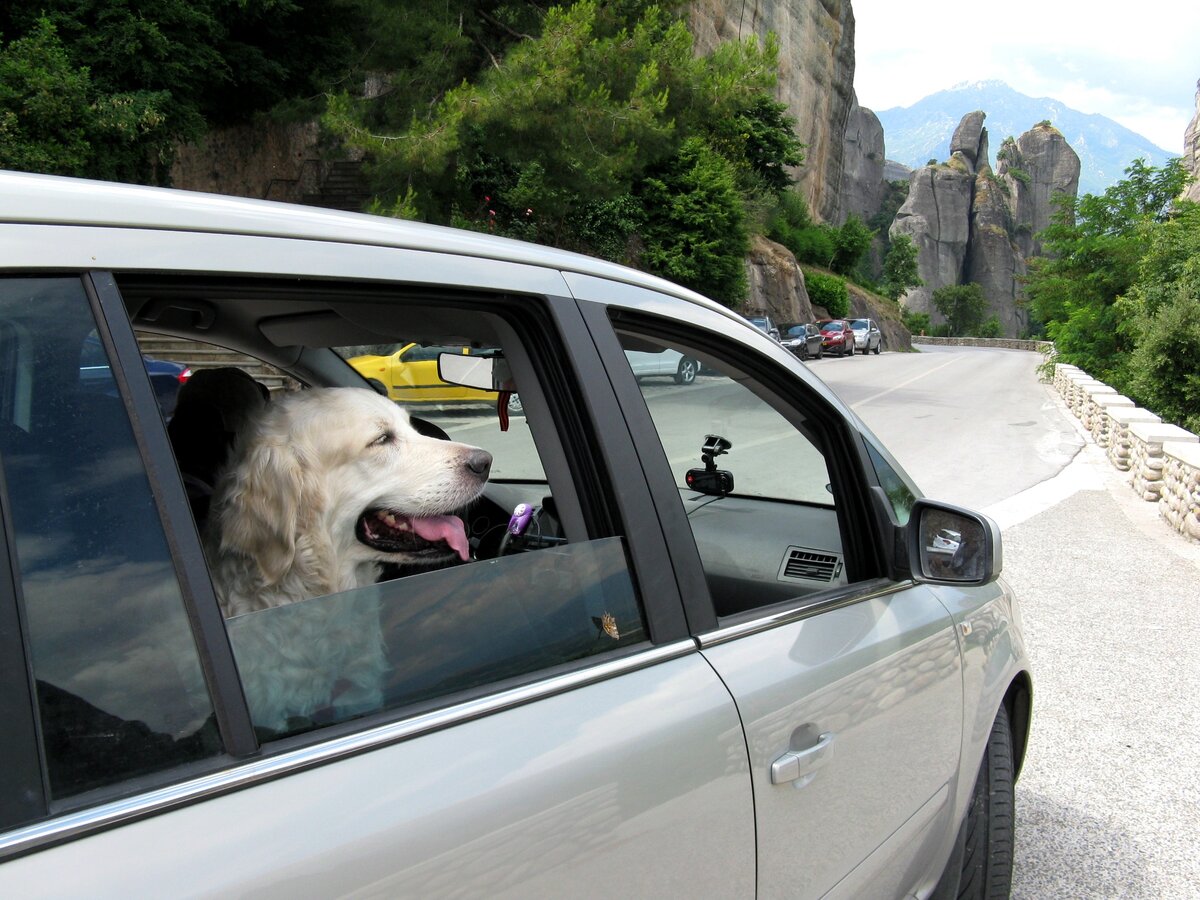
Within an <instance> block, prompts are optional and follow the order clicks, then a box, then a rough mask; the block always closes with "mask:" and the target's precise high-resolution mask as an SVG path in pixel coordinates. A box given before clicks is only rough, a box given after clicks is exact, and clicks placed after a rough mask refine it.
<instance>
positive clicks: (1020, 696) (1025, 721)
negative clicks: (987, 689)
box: [1004, 672, 1033, 779]
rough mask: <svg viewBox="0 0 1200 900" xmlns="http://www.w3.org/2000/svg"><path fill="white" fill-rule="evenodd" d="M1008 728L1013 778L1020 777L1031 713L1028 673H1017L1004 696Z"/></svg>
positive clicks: (1031, 700)
mask: <svg viewBox="0 0 1200 900" xmlns="http://www.w3.org/2000/svg"><path fill="white" fill-rule="evenodd" d="M1004 706H1005V708H1006V709H1007V710H1008V723H1009V728H1010V729H1011V730H1012V738H1013V778H1014V779H1016V778H1018V777H1020V774H1021V767H1022V766H1023V765H1024V763H1025V751H1026V748H1027V747H1028V745H1029V727H1030V722H1031V718H1032V713H1033V682H1032V680H1031V679H1030V677H1029V673H1028V672H1018V673H1017V675H1016V677H1015V678H1013V680H1012V682H1011V683H1010V684H1009V686H1008V690H1007V691H1006V692H1005V694H1004Z"/></svg>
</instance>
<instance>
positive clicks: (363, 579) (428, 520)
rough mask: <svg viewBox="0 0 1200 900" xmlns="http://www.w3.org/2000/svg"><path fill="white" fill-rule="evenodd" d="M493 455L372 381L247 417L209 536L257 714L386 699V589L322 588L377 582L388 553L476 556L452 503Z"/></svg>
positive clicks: (478, 482)
mask: <svg viewBox="0 0 1200 900" xmlns="http://www.w3.org/2000/svg"><path fill="white" fill-rule="evenodd" d="M490 465H491V456H490V455H489V454H488V453H486V452H485V451H483V450H480V449H478V448H476V447H471V446H468V445H466V444H459V443H454V442H450V441H442V440H438V439H436V438H431V437H425V436H424V435H421V434H419V433H418V432H417V431H416V430H415V429H414V428H413V427H412V425H411V424H410V422H409V419H408V416H407V414H406V413H405V412H404V411H403V410H401V409H400V407H398V406H397V405H396V404H395V403H393V402H392V401H391V400H388V399H387V398H386V397H383V396H380V395H379V394H376V393H375V392H374V391H371V390H368V389H365V388H364V389H359V388H324V389H316V390H308V391H301V392H297V393H294V394H286V395H283V396H281V397H277V398H275V399H273V400H272V401H271V402H270V403H269V404H267V405H266V407H265V408H264V409H263V410H262V411H261V412H260V413H259V414H258V415H257V416H256V417H255V418H254V419H253V420H252V421H251V422H249V423H248V425H247V427H246V428H245V430H243V431H242V432H241V433H240V434H239V435H238V438H237V440H236V442H235V445H234V449H233V453H232V455H231V458H230V462H229V464H228V466H227V467H226V469H225V471H224V472H223V474H222V475H221V477H220V478H219V479H218V482H217V485H216V488H215V491H214V493H213V498H212V504H211V507H210V510H209V518H208V525H207V527H206V533H205V550H206V552H207V554H208V556H209V563H210V568H211V570H212V573H213V578H214V581H215V585H216V589H217V595H218V599H219V600H220V603H221V608H222V611H223V612H224V614H225V616H226V617H227V618H232V617H238V618H233V619H232V621H231V622H230V623H229V626H230V637H231V641H232V643H233V645H234V650H235V655H236V658H237V663H238V669H239V671H240V673H241V675H242V682H243V686H244V688H245V691H246V696H247V701H248V702H249V704H250V708H251V713H252V715H253V718H254V721H255V724H256V725H262V726H266V727H269V728H273V729H276V730H280V729H283V728H286V727H287V726H288V719H290V718H292V717H304V718H307V717H310V716H312V715H313V713H315V712H317V711H319V710H322V709H324V708H326V707H329V706H332V707H333V710H334V713H335V714H336V717H337V718H345V717H347V716H349V715H353V714H357V713H362V712H369V711H372V710H374V709H378V708H379V704H380V701H381V696H382V695H381V684H382V678H383V675H384V673H385V671H386V660H385V656H384V646H383V639H382V635H381V633H380V627H379V605H378V597H377V595H375V594H373V593H372V592H358V593H357V594H352V595H349V596H325V595H338V594H340V592H343V591H348V590H350V589H352V588H358V587H364V586H366V585H370V584H374V583H375V582H376V581H377V580H378V579H379V576H380V574H381V571H382V564H383V563H385V562H396V563H406V562H423V563H436V562H440V561H444V560H448V559H451V558H453V557H455V556H458V557H460V558H462V559H466V558H467V542H466V540H467V539H466V535H465V532H464V530H463V526H462V522H461V520H459V519H457V518H454V517H453V516H452V514H453V513H454V512H455V511H456V510H460V509H462V508H463V507H464V506H466V505H467V504H469V503H470V502H471V501H473V500H474V499H475V498H476V497H478V496H479V494H480V493H481V492H482V490H483V486H484V484H485V483H486V481H487V474H488V470H489V468H490ZM310 598H320V599H317V600H312V599H310ZM299 601H308V602H304V603H299ZM289 604H299V605H298V606H296V607H295V608H292V609H287V610H278V611H277V612H274V613H270V614H267V615H261V614H260V615H252V616H244V615H242V614H244V613H253V612H256V611H261V610H265V609H268V608H271V607H282V606H287V605H289Z"/></svg>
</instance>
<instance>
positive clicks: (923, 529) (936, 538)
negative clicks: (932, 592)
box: [907, 499, 1003, 585]
mask: <svg viewBox="0 0 1200 900" xmlns="http://www.w3.org/2000/svg"><path fill="white" fill-rule="evenodd" d="M907 544H908V561H909V568H910V571H911V572H912V577H913V578H914V579H915V580H916V581H920V582H928V583H930V584H957V585H980V584H987V583H989V582H991V581H994V580H995V579H996V578H997V577H998V576H999V575H1000V569H1001V566H1002V564H1003V559H1002V556H1003V554H1002V550H1001V543H1000V529H999V527H998V526H997V525H996V523H995V522H993V521H992V520H991V519H989V518H988V517H987V516H985V515H982V514H981V513H977V512H972V511H971V510H968V509H962V508H961V507H957V506H951V505H950V504H948V503H937V502H934V501H932V500H925V499H920V500H917V501H915V502H914V504H913V508H912V513H911V515H910V517H909V520H908V540H907Z"/></svg>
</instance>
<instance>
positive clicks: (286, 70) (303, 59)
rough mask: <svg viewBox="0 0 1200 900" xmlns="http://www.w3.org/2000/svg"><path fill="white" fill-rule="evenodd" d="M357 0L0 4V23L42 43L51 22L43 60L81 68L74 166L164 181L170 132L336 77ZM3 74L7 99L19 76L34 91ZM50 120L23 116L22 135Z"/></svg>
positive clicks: (39, 103) (355, 30)
mask: <svg viewBox="0 0 1200 900" xmlns="http://www.w3.org/2000/svg"><path fill="white" fill-rule="evenodd" d="M359 2H360V0H305V2H300V0H238V2H228V0H137V2H112V0H44V2H38V3H33V4H25V3H8V4H2V5H0V34H3V35H4V37H5V38H7V39H8V40H10V41H12V42H14V43H16V42H18V41H20V40H21V39H23V38H29V39H31V40H34V41H38V42H43V43H44V42H45V41H46V37H45V35H46V33H47V32H46V31H45V23H48V24H49V25H50V26H51V31H52V33H53V34H54V35H55V36H56V43H55V45H54V47H53V48H52V55H51V56H47V57H45V58H44V59H45V62H46V64H47V65H52V66H54V67H56V68H57V70H58V71H59V72H64V71H72V72H74V73H76V74H77V75H79V74H81V73H82V74H83V75H86V79H85V83H84V91H85V94H86V96H87V100H88V104H89V106H91V107H92V112H93V115H92V116H91V117H90V119H88V120H87V121H86V122H84V123H83V126H82V127H83V130H82V132H81V134H82V138H83V140H84V141H86V142H87V143H88V144H89V145H90V149H89V151H88V152H87V153H86V154H85V155H86V157H87V158H86V160H84V161H83V162H82V163H79V162H76V163H75V164H74V170H73V172H72V174H85V175H90V176H94V177H99V178H107V179H112V180H120V181H142V182H164V183H165V181H166V180H167V178H168V173H169V168H170V165H171V162H172V159H173V154H174V148H175V146H176V143H177V142H178V141H190V140H195V139H196V138H198V137H200V136H201V135H202V134H203V133H204V131H205V129H206V128H207V126H208V124H209V122H222V123H225V122H240V121H246V120H248V119H249V117H250V116H251V115H252V114H253V113H255V112H257V111H260V110H265V109H267V108H269V107H271V106H273V105H275V104H277V103H279V102H280V101H282V100H285V99H288V98H293V97H297V96H309V97H313V96H320V94H321V93H322V91H324V90H325V89H326V87H327V85H328V83H329V82H330V81H332V80H333V79H335V78H338V77H342V76H343V75H344V74H345V72H346V70H347V67H348V65H349V61H350V55H351V51H352V49H353V37H352V36H353V35H356V34H361V31H362V30H361V28H359V27H358V25H357V24H356V22H357V20H358V19H359V18H360V16H359V15H358V14H357V12H356V11H357V10H358V8H359V7H358V3H359ZM46 46H49V45H46ZM10 52H11V51H10ZM6 83H7V84H8V85H9V94H10V97H9V100H8V104H9V106H10V107H11V106H12V105H13V104H19V103H20V102H23V101H21V100H18V99H13V97H12V95H11V94H12V91H13V90H15V86H16V85H19V84H22V83H23V84H25V86H26V87H27V88H29V89H30V90H33V91H34V95H37V91H38V89H37V87H36V86H35V85H33V84H31V83H30V82H28V80H24V81H22V80H20V79H18V80H15V81H12V82H6ZM79 88H80V85H79V84H75V85H72V86H71V91H72V92H73V93H71V94H70V95H71V96H77V95H78V91H79ZM44 99H45V98H44V94H43V95H42V98H41V99H40V100H37V99H34V100H32V107H31V111H32V110H33V109H38V110H42V109H44V106H45V104H44ZM70 123H73V124H75V125H78V124H79V119H78V116H76V117H74V118H72V119H71V120H70ZM47 127H48V126H46V125H45V124H42V125H27V126H24V128H25V131H26V134H27V135H29V134H34V133H36V132H37V131H38V129H42V130H43V131H44V130H45V129H46V128H47ZM64 127H65V126H64ZM50 152H57V151H50ZM75 157H76V159H78V154H77V153H76V154H75ZM30 165H31V166H32V165H33V163H32V160H31V163H30ZM37 170H39V171H49V169H44V168H39V169H37ZM56 171H59V170H56Z"/></svg>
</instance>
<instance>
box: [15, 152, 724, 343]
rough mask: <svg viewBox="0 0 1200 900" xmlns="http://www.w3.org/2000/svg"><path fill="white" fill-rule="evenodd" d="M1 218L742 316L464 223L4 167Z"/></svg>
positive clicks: (663, 284) (664, 284)
mask: <svg viewBox="0 0 1200 900" xmlns="http://www.w3.org/2000/svg"><path fill="white" fill-rule="evenodd" d="M0 223H15V224H35V225H83V226H96V227H109V228H147V229H158V230H167V231H192V232H210V233H218V234H236V235H253V236H259V237H280V238H299V239H304V240H316V241H333V242H337V243H348V244H364V245H371V246H380V247H396V248H402V249H406V250H422V251H427V252H433V253H451V254H455V255H461V256H471V257H477V258H481V259H494V260H501V261H504V262H515V263H521V264H526V265H531V266H541V267H546V268H552V269H556V270H559V271H564V272H577V273H580V274H584V275H594V276H597V277H599V278H608V279H612V280H615V281H621V282H625V283H627V284H633V285H637V286H640V287H645V288H648V289H650V290H654V291H658V292H660V293H664V294H669V295H671V296H673V297H677V298H679V299H681V300H685V301H687V302H689V303H695V304H697V305H700V306H703V307H705V308H707V309H712V310H716V311H719V312H721V313H723V314H725V315H727V316H729V317H730V318H734V319H736V320H738V321H743V319H742V317H741V316H740V315H738V314H737V313H736V312H734V311H733V310H730V309H729V308H728V307H726V306H723V305H722V304H720V303H718V302H716V301H715V300H712V299H710V298H708V297H705V296H703V295H702V294H698V293H696V292H694V291H691V290H689V289H687V288H685V287H682V286H680V285H678V284H675V283H673V282H670V281H667V280H666V279H663V278H659V277H657V276H655V275H651V274H649V273H646V272H641V271H639V270H637V269H631V268H629V267H627V266H622V265H619V264H617V263H612V262H607V261H605V260H601V259H596V258H594V257H590V256H584V255H583V254H580V253H572V252H570V251H567V250H559V249H557V248H554V247H547V246H543V245H540V244H530V243H526V242H524V241H517V240H512V239H509V238H502V237H496V236H494V235H487V234H479V233H477V232H473V231H465V230H462V229H458V228H447V227H443V226H440V225H428V224H425V223H423V222H410V221H407V220H404V219H393V218H390V217H386V216H377V215H368V214H366V213H354V212H342V211H338V210H329V209H320V208H317V207H311V206H301V205H299V204H294V203H281V202H277V201H273V200H254V199H248V198H244V197H230V196H226V195H223V194H208V193H202V192H200V191H184V190H177V189H172V188H159V187H146V186H144V185H130V184H118V183H115V182H107V181H89V180H87V179H82V178H67V177H63V176H58V175H35V174H30V173H26V172H11V171H3V170H0Z"/></svg>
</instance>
